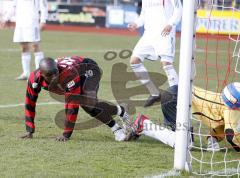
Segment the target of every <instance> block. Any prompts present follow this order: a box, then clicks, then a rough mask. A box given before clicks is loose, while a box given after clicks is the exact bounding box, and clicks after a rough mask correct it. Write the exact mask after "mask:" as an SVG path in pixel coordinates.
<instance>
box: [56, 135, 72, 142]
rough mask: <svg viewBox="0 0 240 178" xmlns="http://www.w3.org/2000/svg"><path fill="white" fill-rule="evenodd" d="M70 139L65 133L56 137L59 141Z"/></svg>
mask: <svg viewBox="0 0 240 178" xmlns="http://www.w3.org/2000/svg"><path fill="white" fill-rule="evenodd" d="M68 140H69V138H67V137H64V136H63V135H60V136H58V137H57V138H56V141H58V142H66V141H68Z"/></svg>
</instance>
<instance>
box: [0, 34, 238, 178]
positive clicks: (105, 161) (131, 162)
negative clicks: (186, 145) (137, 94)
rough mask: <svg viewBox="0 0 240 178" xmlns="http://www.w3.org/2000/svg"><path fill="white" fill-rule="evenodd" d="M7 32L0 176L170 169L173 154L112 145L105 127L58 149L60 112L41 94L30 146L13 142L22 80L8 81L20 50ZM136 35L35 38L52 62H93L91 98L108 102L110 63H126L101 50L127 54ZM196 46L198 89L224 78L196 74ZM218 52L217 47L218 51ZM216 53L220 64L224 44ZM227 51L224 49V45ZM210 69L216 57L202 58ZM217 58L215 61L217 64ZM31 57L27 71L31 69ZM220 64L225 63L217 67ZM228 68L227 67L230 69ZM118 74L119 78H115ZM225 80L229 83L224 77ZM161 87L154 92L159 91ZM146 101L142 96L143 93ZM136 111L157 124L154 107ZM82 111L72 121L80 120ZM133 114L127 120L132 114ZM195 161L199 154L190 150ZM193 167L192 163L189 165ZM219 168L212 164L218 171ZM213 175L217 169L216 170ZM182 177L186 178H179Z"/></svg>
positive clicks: (2, 42) (145, 142)
mask: <svg viewBox="0 0 240 178" xmlns="http://www.w3.org/2000/svg"><path fill="white" fill-rule="evenodd" d="M12 35H13V31H12V30H1V31H0V96H1V99H0V145H1V146H0V162H1V163H0V173H1V176H0V177H25V178H26V177H144V176H153V175H159V174H161V173H163V172H167V171H169V170H170V169H172V167H173V155H174V150H173V149H171V148H169V147H168V146H165V145H164V144H162V143H160V142H158V141H155V140H153V139H150V138H147V137H144V136H143V137H141V138H140V140H138V141H136V142H134V141H133V142H123V143H118V142H116V141H114V137H113V134H112V133H111V131H110V129H109V128H107V127H106V126H103V125H102V126H100V127H97V128H94V129H89V130H83V131H75V132H74V133H73V135H72V138H71V140H70V141H69V142H67V143H58V142H56V141H55V137H56V136H58V135H60V134H62V129H59V128H58V127H57V126H56V125H55V123H54V120H53V118H54V117H55V114H56V113H57V112H58V111H59V110H60V109H62V108H63V105H61V104H50V105H47V104H46V103H49V102H55V100H53V99H52V98H50V97H49V95H48V93H47V92H46V91H42V92H41V94H40V97H39V100H38V102H39V103H42V105H40V106H38V107H37V117H36V133H35V134H34V139H32V140H21V139H20V138H19V136H21V135H22V134H24V133H25V126H24V119H23V118H24V106H22V105H18V104H21V103H23V102H24V99H25V89H26V82H25V81H23V82H22V81H15V80H14V78H15V77H16V76H18V75H19V74H20V73H21V72H22V71H21V62H20V49H19V46H18V44H14V43H12ZM137 40H138V37H136V36H120V35H119V36H117V35H104V34H94V33H91V34H89V33H71V32H67V33H66V32H65V33H63V32H50V31H46V32H43V33H42V43H41V47H42V50H43V51H44V52H45V56H50V57H53V58H55V57H59V56H71V55H81V56H85V57H89V58H93V59H95V60H96V61H97V62H98V64H99V65H100V67H101V68H102V70H103V77H102V81H101V85H100V90H99V98H101V99H105V100H111V101H113V102H114V99H115V98H114V97H113V94H112V90H111V71H112V66H113V65H114V64H116V63H125V64H127V65H128V70H129V71H130V68H129V63H128V61H129V59H121V58H119V56H117V57H116V59H114V60H112V61H107V60H105V59H104V54H105V53H106V52H107V51H115V52H117V53H119V52H120V51H121V50H123V49H130V50H131V49H133V47H134V45H135V44H136V42H137ZM209 43H210V44H209V45H210V46H209V48H210V47H212V48H211V50H212V51H214V50H215V47H214V46H215V42H214V41H212V42H211V41H210V42H209ZM204 44H205V43H204V41H201V40H200V41H198V44H197V45H198V46H202V48H203V50H202V51H201V50H199V51H198V52H197V54H196V55H197V58H199V62H197V64H198V66H197V73H198V75H199V74H200V75H199V76H200V77H199V80H197V81H196V84H197V85H200V86H202V87H203V86H205V80H204V77H203V76H205V75H206V74H208V75H209V76H213V77H216V76H217V75H219V78H220V77H221V76H223V78H224V77H225V76H226V73H223V72H221V73H219V74H218V73H217V70H216V69H214V68H209V70H208V71H207V72H206V70H205V69H204V65H203V63H204V59H205V58H206V56H205V53H204V47H205V46H204ZM220 48H221V49H220ZM176 49H177V53H176V56H177V57H176V63H175V66H176V68H178V56H179V42H177V47H176ZM219 50H221V51H222V52H221V54H219V55H220V56H219V57H218V58H223V60H224V59H225V61H226V62H227V60H226V58H227V55H228V54H227V53H225V51H227V49H226V48H225V43H224V42H223V43H222V44H219ZM231 50H232V47H231ZM208 58H209V59H211V60H210V61H211V62H212V63H214V62H215V59H216V54H214V53H210V54H209V56H208ZM223 60H220V61H221V63H224V61H223ZM33 61H34V59H33V57H32V69H33V68H34V62H33ZM145 64H146V67H147V68H148V69H149V71H152V72H160V73H162V74H164V72H163V71H162V69H161V67H160V64H159V62H146V63H145ZM221 65H225V64H221ZM231 65H232V64H231ZM119 75H121V74H120V73H119ZM229 79H234V77H233V74H230V77H229V78H228V80H229ZM222 83H223V82H222V81H221V82H220V83H217V81H216V80H212V81H211V79H209V83H208V88H210V89H213V90H216V88H221V87H222ZM166 87H167V84H166V83H165V84H164V85H163V86H162V88H163V89H166ZM145 96H146V97H147V95H145ZM137 112H141V113H144V114H146V115H148V116H151V118H152V119H153V120H154V121H155V122H162V114H161V111H160V106H159V105H155V106H153V107H151V108H147V109H144V108H142V107H137ZM85 116H86V115H85V113H84V112H83V111H80V112H79V116H78V118H80V119H81V118H84V117H85ZM132 116H134V115H132ZM194 154H196V156H199V157H200V156H201V152H199V151H195V152H194ZM204 154H205V158H206V159H204V160H210V159H211V156H212V155H211V154H207V153H204ZM222 155H223V153H220V154H217V155H215V158H216V160H223V156H222ZM237 156H239V155H238V154H237V153H234V152H230V154H229V156H228V158H229V159H231V158H236V157H237ZM196 168H197V165H196ZM222 168H223V167H221V166H220V168H219V169H222ZM216 169H217V168H216ZM182 176H189V175H188V174H183V175H182Z"/></svg>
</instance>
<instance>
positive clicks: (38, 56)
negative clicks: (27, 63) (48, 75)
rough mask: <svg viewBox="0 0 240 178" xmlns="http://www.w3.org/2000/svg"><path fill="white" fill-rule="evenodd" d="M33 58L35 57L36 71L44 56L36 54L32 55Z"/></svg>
mask: <svg viewBox="0 0 240 178" xmlns="http://www.w3.org/2000/svg"><path fill="white" fill-rule="evenodd" d="M34 56H35V67H36V69H38V68H39V63H40V61H41V60H42V59H43V58H44V54H43V52H36V53H34Z"/></svg>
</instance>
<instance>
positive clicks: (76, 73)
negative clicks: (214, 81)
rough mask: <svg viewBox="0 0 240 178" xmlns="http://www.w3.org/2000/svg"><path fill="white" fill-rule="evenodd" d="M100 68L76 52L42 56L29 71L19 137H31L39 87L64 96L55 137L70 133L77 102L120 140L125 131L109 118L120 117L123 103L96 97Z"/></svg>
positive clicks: (124, 116) (66, 136)
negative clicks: (60, 131)
mask: <svg viewBox="0 0 240 178" xmlns="http://www.w3.org/2000/svg"><path fill="white" fill-rule="evenodd" d="M101 74H102V73H101V70H100V68H99V67H98V65H97V63H96V62H95V61H94V60H92V59H89V58H83V57H79V56H73V57H63V58H58V59H56V60H54V59H52V58H44V59H42V60H41V62H40V65H39V69H37V70H35V71H34V72H32V73H31V74H30V76H29V79H28V84H27V92H26V99H25V124H26V131H27V133H26V134H25V135H23V136H22V138H32V137H33V133H34V131H35V124H34V118H35V108H36V102H37V98H38V94H39V93H40V91H41V89H45V90H47V91H49V92H50V95H51V94H52V93H53V94H58V95H64V96H65V115H64V118H65V122H64V132H63V134H62V135H61V136H59V137H57V140H58V141H67V140H69V138H70V137H71V135H72V132H73V130H74V126H75V122H76V119H77V114H78V110H79V106H81V107H82V108H83V110H84V111H86V112H87V113H88V114H89V115H91V116H92V117H95V118H96V119H98V120H100V121H101V122H103V123H104V124H106V125H108V126H109V127H110V128H111V130H112V131H113V133H114V135H115V140H117V141H123V140H124V139H125V131H124V129H123V128H121V127H120V126H119V125H118V124H117V123H116V122H115V120H114V119H113V117H112V116H113V115H118V116H120V118H121V119H122V120H124V121H126V120H127V119H128V113H127V112H126V109H125V108H124V107H123V106H120V105H114V104H112V103H109V102H104V101H100V100H98V98H97V92H98V88H99V82H100V79H101Z"/></svg>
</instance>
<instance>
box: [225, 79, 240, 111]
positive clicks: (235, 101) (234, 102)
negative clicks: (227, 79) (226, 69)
mask: <svg viewBox="0 0 240 178" xmlns="http://www.w3.org/2000/svg"><path fill="white" fill-rule="evenodd" d="M222 99H223V103H224V104H225V105H226V106H227V107H229V108H231V109H236V108H240V83H239V82H234V83H230V84H228V85H227V86H225V87H224V89H223V91H222Z"/></svg>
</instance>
